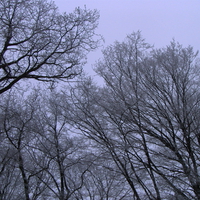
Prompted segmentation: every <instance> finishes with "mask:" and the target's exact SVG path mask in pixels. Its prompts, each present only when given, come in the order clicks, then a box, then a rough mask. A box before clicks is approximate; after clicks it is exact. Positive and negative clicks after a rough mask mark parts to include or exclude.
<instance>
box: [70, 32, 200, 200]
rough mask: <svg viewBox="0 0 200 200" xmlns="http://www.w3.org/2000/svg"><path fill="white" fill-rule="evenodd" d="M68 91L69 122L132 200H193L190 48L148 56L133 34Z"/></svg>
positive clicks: (199, 79) (198, 138)
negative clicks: (102, 155)
mask: <svg viewBox="0 0 200 200" xmlns="http://www.w3.org/2000/svg"><path fill="white" fill-rule="evenodd" d="M96 72H97V73H98V74H99V75H100V76H101V77H102V78H103V79H104V81H105V84H104V86H103V87H99V86H97V85H96V84H95V83H93V81H92V80H91V79H90V78H85V80H83V82H81V83H79V84H78V85H77V86H76V87H75V88H73V89H72V90H71V99H72V102H73V103H72V106H71V108H70V111H69V112H70V114H69V116H71V119H73V121H74V124H75V125H76V127H77V128H78V129H80V130H81V131H82V132H83V133H84V135H86V136H87V137H88V138H90V139H92V140H93V141H95V142H96V143H97V144H99V145H100V146H101V148H104V149H106V150H107V151H108V153H109V156H110V159H112V160H113V162H114V163H115V167H116V168H117V169H118V170H119V171H120V172H121V174H122V175H123V176H124V179H125V180H126V182H127V183H128V184H129V186H130V188H131V190H132V195H133V196H132V198H131V199H136V200H144V199H149V200H150V199H151V200H152V199H155V200H163V199H166V200H169V199H173V200H174V199H177V200H180V199H184V200H186V199H187V200H190V199H196V200H199V199H200V154H199V153H200V133H199V130H200V123H199V122H200V90H199V88H200V73H199V72H200V63H199V59H198V58H197V53H195V52H194V51H193V49H192V47H190V46H189V47H186V48H184V47H182V45H180V44H179V43H177V42H175V41H172V42H171V43H170V45H168V46H167V47H166V48H162V49H154V48H153V47H151V46H150V45H149V44H147V43H146V42H145V41H144V39H143V38H142V37H141V34H140V32H136V33H133V34H131V35H128V36H127V38H126V40H125V41H124V42H121V43H119V42H115V43H114V44H113V45H111V46H109V47H108V48H107V49H105V50H104V51H103V59H101V60H100V61H99V62H97V64H96Z"/></svg>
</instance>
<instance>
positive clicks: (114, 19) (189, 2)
mask: <svg viewBox="0 0 200 200" xmlns="http://www.w3.org/2000/svg"><path fill="white" fill-rule="evenodd" d="M54 1H55V4H56V5H57V6H58V7H59V9H60V11H61V12H63V11H66V12H67V13H68V12H72V11H73V10H74V8H75V7H78V6H79V7H81V8H83V7H84V5H86V7H87V8H89V9H97V10H99V11H100V20H99V28H98V30H97V33H100V34H102V35H103V37H104V39H105V44H104V46H108V45H109V44H112V43H113V42H114V41H115V40H118V41H123V39H124V38H125V37H126V35H127V34H130V33H132V32H133V31H138V30H140V31H141V33H142V36H143V37H144V38H145V39H146V42H148V43H150V44H154V45H155V47H163V46H165V45H168V44H169V42H170V41H171V40H172V39H173V38H174V39H175V40H176V41H178V42H180V43H181V44H183V45H184V46H187V45H191V46H193V47H194V49H195V50H200V0H54ZM100 52H101V51H100V50H98V51H96V52H94V53H91V54H90V55H89V57H88V64H87V66H86V67H87V68H88V69H89V68H90V66H91V64H93V63H94V62H95V60H97V59H98V58H99V57H101V53H100Z"/></svg>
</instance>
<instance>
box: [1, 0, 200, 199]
mask: <svg viewBox="0 0 200 200" xmlns="http://www.w3.org/2000/svg"><path fill="white" fill-rule="evenodd" d="M0 8H1V10H2V11H3V12H2V13H3V14H0V28H1V29H0V45H1V46H0V93H1V101H0V122H1V123H0V200H10V199H12V200H19V199H22V200H23V199H24V200H55V199H58V200H74V199H77V200H100V199H101V200H104V199H105V200H122V199H123V200H130V199H133V200H191V199H193V200H200V171H199V168H200V132H199V130H200V89H199V88H200V63H199V57H198V53H196V52H194V50H193V48H192V47H191V46H188V47H183V46H182V45H181V44H179V43H178V42H176V41H172V42H171V43H170V44H169V45H168V46H166V47H165V48H161V49H156V48H154V47H153V46H151V45H149V44H148V43H146V42H145V40H144V39H143V38H142V36H141V33H140V32H133V33H132V34H130V35H128V36H127V37H126V38H125V40H124V41H123V42H115V43H114V44H113V45H110V46H108V47H107V48H105V49H104V50H103V51H102V53H103V58H102V59H100V60H99V61H98V62H97V63H96V66H95V72H96V73H97V74H98V75H99V76H100V77H102V78H103V80H104V83H103V84H97V83H95V81H94V80H93V79H92V78H91V77H88V76H86V75H84V74H82V73H81V72H82V67H83V66H84V64H85V58H86V56H87V53H88V52H90V51H92V50H93V49H95V48H97V47H98V45H99V42H100V40H101V38H100V37H97V35H96V33H95V29H96V27H97V24H98V23H97V21H98V17H99V15H98V12H97V11H90V10H87V9H86V8H85V9H83V10H82V9H80V8H77V9H76V10H75V11H74V13H71V14H59V12H58V10H57V8H56V6H55V5H54V4H53V3H49V2H48V1H42V0H37V1H35V0H31V1H25V0H19V1H16V0H3V1H1V2H0ZM43 24H44V25H43ZM81 74H82V75H81ZM32 79H34V80H37V81H40V83H41V81H42V82H45V83H46V84H47V86H48V87H45V85H40V87H39V86H37V87H36V88H34V87H29V88H27V87H25V86H23V85H24V83H26V81H27V80H32ZM70 79H73V82H72V83H70V82H69V80H70ZM23 80H24V81H23ZM60 81H65V83H63V82H62V84H60ZM20 83H23V84H20ZM57 83H59V84H57ZM38 85H39V84H38Z"/></svg>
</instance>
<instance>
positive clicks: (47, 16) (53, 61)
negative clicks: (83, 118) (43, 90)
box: [0, 0, 100, 93]
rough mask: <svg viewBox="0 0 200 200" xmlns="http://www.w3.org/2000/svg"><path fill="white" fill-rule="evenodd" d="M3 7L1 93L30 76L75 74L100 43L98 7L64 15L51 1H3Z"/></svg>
mask: <svg viewBox="0 0 200 200" xmlns="http://www.w3.org/2000/svg"><path fill="white" fill-rule="evenodd" d="M0 10H1V12H0V93H3V92H5V91H7V90H8V89H10V88H11V87H12V86H13V85H15V84H16V83H17V82H19V81H20V80H21V79H25V78H29V79H35V80H39V81H55V80H58V79H59V80H67V79H70V78H73V77H74V76H76V75H77V74H79V73H80V72H81V68H82V66H83V64H85V61H86V60H85V58H86V55H87V53H88V52H89V51H91V50H94V49H95V48H97V46H98V44H99V40H100V37H99V36H97V35H96V34H95V32H94V31H95V29H96V28H97V25H98V18H99V14H98V12H97V11H96V10H94V11H92V10H87V9H86V8H84V9H80V8H76V9H75V11H74V12H73V13H70V14H66V13H63V14H60V13H59V12H58V9H57V7H56V6H55V5H54V3H53V2H50V1H47V0H36V1H35V0H30V1H26V0H2V1H1V2H0Z"/></svg>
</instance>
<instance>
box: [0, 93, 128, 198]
mask: <svg viewBox="0 0 200 200" xmlns="http://www.w3.org/2000/svg"><path fill="white" fill-rule="evenodd" d="M62 98H63V97H62V96H61V95H59V94H56V93H53V92H52V93H51V94H48V93H45V91H39V90H35V91H33V92H32V94H30V95H29V96H27V95H26V98H24V93H19V92H18V91H16V93H15V92H14V91H11V92H10V94H6V95H3V100H4V101H3V102H2V101H1V103H0V110H1V115H0V119H1V126H0V143H1V145H0V182H1V184H0V199H1V200H9V199H12V200H19V199H26V200H33V199H34V200H42V199H45V200H52V199H54V200H55V199H58V200H74V199H80V200H81V199H82V200H85V199H90V200H94V199H122V198H123V197H128V195H130V194H129V187H128V186H127V184H126V183H125V182H124V179H123V177H122V176H121V174H120V173H119V172H117V171H118V170H117V169H115V170H114V169H113V168H112V160H110V161H109V160H108V159H105V158H106V152H104V151H96V149H95V147H94V146H95V145H94V144H92V143H90V142H88V140H86V138H84V137H82V136H81V135H78V134H75V133H73V128H72V127H71V126H70V125H69V122H68V119H67V117H66V116H65V115H63V110H62V109H61V105H62V103H61V102H62V101H63V102H65V101H64V100H63V99H62ZM111 169H112V170H111ZM116 188H117V189H116Z"/></svg>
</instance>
